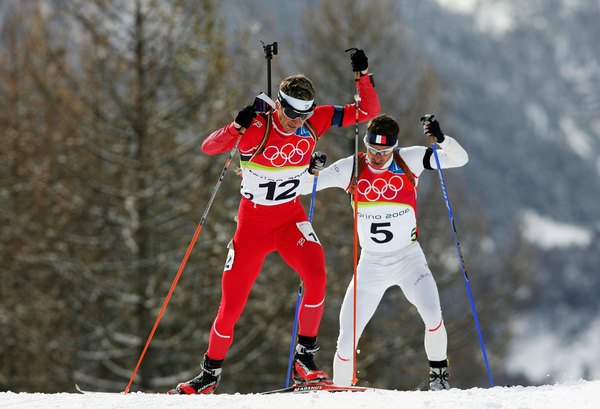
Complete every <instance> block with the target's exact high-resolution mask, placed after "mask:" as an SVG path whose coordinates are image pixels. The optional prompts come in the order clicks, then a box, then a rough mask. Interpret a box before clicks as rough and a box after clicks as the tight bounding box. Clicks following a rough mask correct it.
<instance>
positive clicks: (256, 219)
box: [202, 76, 380, 360]
mask: <svg viewBox="0 0 600 409" xmlns="http://www.w3.org/2000/svg"><path fill="white" fill-rule="evenodd" d="M358 85H359V94H360V97H361V100H360V102H359V121H365V120H368V119H370V118H373V117H374V116H375V115H377V114H378V113H379V109H380V108H379V99H378V97H377V94H376V92H375V89H374V87H373V85H372V83H371V81H370V80H369V77H368V76H363V77H362V78H361V79H360V80H359V82H358ZM355 109H356V108H355V105H354V104H348V105H345V106H334V105H322V106H317V107H316V108H315V110H314V114H313V115H312V116H311V117H310V118H309V119H308V122H310V124H311V125H312V127H313V129H314V131H315V133H316V135H315V136H316V138H317V139H318V138H320V137H321V136H322V135H323V134H324V133H325V132H326V131H327V130H328V129H329V128H330V127H332V126H338V127H339V126H348V125H352V124H354V123H355V118H356V116H355V114H356V111H355ZM266 127H267V118H266V117H265V116H262V115H258V116H257V117H256V118H255V119H254V121H253V123H252V125H251V126H250V127H249V128H248V129H247V130H246V131H245V133H244V135H243V136H242V137H241V140H240V143H239V150H240V162H241V167H242V184H241V189H240V190H241V193H242V199H241V201H240V205H239V210H238V220H237V230H236V232H235V235H234V237H233V241H232V243H230V245H229V246H228V247H229V253H228V256H227V261H226V262H225V268H224V271H223V278H222V296H221V304H220V306H219V312H218V314H217V317H216V319H215V321H214V323H213V326H212V328H211V331H210V339H209V346H208V352H207V355H208V356H209V357H210V358H212V359H216V360H221V359H225V355H226V354H227V351H228V349H229V347H230V346H231V343H232V341H233V332H234V326H235V324H236V322H237V321H238V319H239V318H240V315H241V314H242V311H243V309H244V306H245V305H246V301H247V299H248V295H249V294H250V289H251V287H252V285H253V283H254V281H255V280H256V278H257V277H258V274H259V273H260V269H261V267H262V264H263V261H264V259H265V257H266V255H267V254H269V253H271V252H273V251H277V252H278V253H279V254H280V255H281V257H282V258H283V259H284V260H285V262H286V263H287V264H288V265H289V266H290V267H291V268H292V269H294V270H295V271H296V272H297V273H298V274H299V275H300V278H301V279H302V281H303V282H304V296H303V298H302V304H301V306H300V312H299V331H298V332H299V334H300V335H304V336H309V337H313V336H316V335H317V332H318V329H319V323H320V321H321V316H322V314H323V307H324V300H325V283H326V277H325V255H324V252H323V248H322V247H321V244H320V242H319V239H318V238H317V236H316V234H315V233H314V231H313V230H312V226H311V225H310V223H309V222H308V219H307V217H306V212H305V211H304V208H303V207H302V205H301V203H300V200H299V199H298V196H299V194H300V186H301V183H300V182H301V180H302V178H303V177H304V175H305V174H306V173H307V169H308V166H309V164H310V158H311V155H312V152H313V150H314V147H315V143H316V140H315V138H314V137H313V136H311V134H310V132H309V130H308V128H307V126H306V124H303V125H302V126H301V127H300V128H298V129H297V130H296V131H295V132H294V133H292V134H286V133H285V132H283V131H282V129H283V128H282V126H281V122H280V121H279V118H278V113H277V111H276V112H275V113H274V114H273V120H272V126H271V127H270V131H269V135H268V138H267V140H266V145H264V148H263V149H260V150H259V151H258V152H257V149H258V148H259V145H261V142H262V141H263V138H264V136H265V129H267V128H266ZM238 136H239V132H238V130H237V129H236V128H235V127H234V125H233V122H232V123H231V124H229V125H227V126H225V127H223V128H220V129H218V130H216V131H214V132H213V133H211V134H210V135H209V136H208V137H207V138H206V139H205V140H204V143H203V144H202V151H203V152H204V153H207V154H210V155H214V154H219V153H222V152H226V151H229V150H231V149H232V148H233V146H234V145H235V142H236V139H237V138H238Z"/></svg>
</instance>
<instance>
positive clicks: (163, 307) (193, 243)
mask: <svg viewBox="0 0 600 409" xmlns="http://www.w3.org/2000/svg"><path fill="white" fill-rule="evenodd" d="M244 131H245V129H244V128H241V129H240V134H239V136H238V138H237V140H236V141H235V145H234V147H233V149H232V150H231V152H230V153H229V156H228V157H227V160H226V161H225V166H223V170H222V171H221V175H220V176H219V180H218V181H217V183H216V184H215V186H214V187H213V190H212V193H211V195H210V199H209V200H208V204H207V205H206V208H205V209H204V213H203V214H202V218H201V219H200V223H198V227H196V231H195V232H194V236H193V237H192V240H191V241H190V244H189V245H188V248H187V250H186V252H185V256H184V257H183V260H182V261H181V264H180V265H179V269H178V270H177V274H176V275H175V279H174V280H173V283H172V284H171V288H169V292H168V294H167V297H166V298H165V300H164V302H163V305H162V307H161V309H160V311H159V313H158V316H157V317H156V321H155V322H154V326H153V327H152V331H150V335H149V336H148V339H147V340H146V345H145V346H144V349H143V350H142V353H141V355H140V357H139V359H138V362H137V364H136V366H135V369H134V370H133V373H132V374H131V378H130V379H129V383H128V384H127V387H126V388H125V390H124V391H123V393H125V394H127V393H129V390H130V388H131V385H132V383H133V380H134V379H135V376H136V374H137V372H138V370H139V368H140V365H141V364H142V360H143V359H144V356H145V355H146V351H147V350H148V347H149V346H150V342H151V341H152V338H153V337H154V333H155V332H156V329H157V328H158V324H159V323H160V320H161V319H162V316H163V314H164V313H165V310H166V309H167V305H168V304H169V301H170V300H171V296H172V295H173V292H174V291H175V287H176V286H177V283H178V282H179V278H180V277H181V274H182V273H183V269H184V268H185V265H186V264H187V261H188V258H189V257H190V254H191V253H192V249H193V248H194V245H195V244H196V240H197V239H198V236H199V235H200V232H201V231H202V228H203V226H204V222H205V221H206V218H207V216H208V211H209V210H210V208H211V206H212V203H213V201H214V200H215V196H216V195H217V191H218V190H219V187H221V182H223V179H224V178H225V174H226V173H227V169H229V165H230V164H231V160H232V159H233V157H234V155H235V153H236V152H237V148H238V145H239V143H240V140H241V139H242V138H241V136H242V135H243V134H244Z"/></svg>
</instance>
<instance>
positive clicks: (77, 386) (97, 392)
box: [75, 384, 123, 395]
mask: <svg viewBox="0 0 600 409" xmlns="http://www.w3.org/2000/svg"><path fill="white" fill-rule="evenodd" d="M75 389H77V392H79V393H83V394H84V395H91V394H94V395H96V394H103V395H116V394H120V395H122V394H123V392H104V391H88V390H85V389H81V387H80V386H79V385H77V384H75Z"/></svg>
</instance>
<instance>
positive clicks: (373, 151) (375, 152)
mask: <svg viewBox="0 0 600 409" xmlns="http://www.w3.org/2000/svg"><path fill="white" fill-rule="evenodd" d="M364 142H365V146H366V147H367V151H369V153H370V154H371V155H389V154H390V153H392V152H393V151H394V149H396V145H397V144H395V145H394V146H390V147H389V148H385V149H375V148H374V147H372V146H371V145H369V144H368V143H367V137H366V136H365V139H364Z"/></svg>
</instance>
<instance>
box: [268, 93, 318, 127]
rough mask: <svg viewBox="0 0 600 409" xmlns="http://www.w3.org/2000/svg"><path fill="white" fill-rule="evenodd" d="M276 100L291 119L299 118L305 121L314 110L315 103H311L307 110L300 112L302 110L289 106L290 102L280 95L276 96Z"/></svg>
mask: <svg viewBox="0 0 600 409" xmlns="http://www.w3.org/2000/svg"><path fill="white" fill-rule="evenodd" d="M277 100H278V101H279V103H280V104H281V107H282V108H283V114H284V115H285V116H287V117H288V118H289V119H292V120H293V119H301V120H303V121H305V120H307V119H308V118H310V117H311V116H312V114H313V113H314V112H315V104H313V106H312V107H310V109H309V111H304V112H302V111H296V109H294V107H293V106H291V105H290V103H289V102H287V101H286V100H285V98H281V96H280V97H278V98H277Z"/></svg>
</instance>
